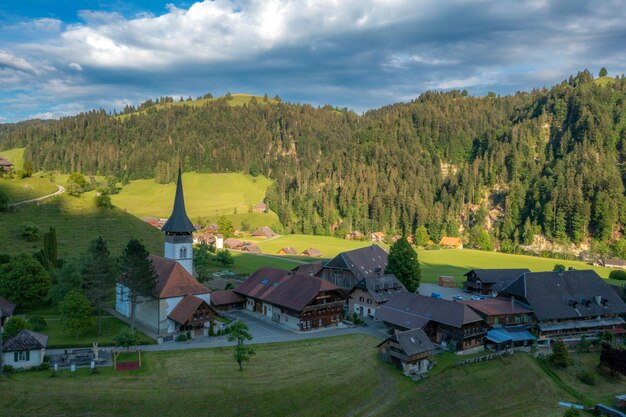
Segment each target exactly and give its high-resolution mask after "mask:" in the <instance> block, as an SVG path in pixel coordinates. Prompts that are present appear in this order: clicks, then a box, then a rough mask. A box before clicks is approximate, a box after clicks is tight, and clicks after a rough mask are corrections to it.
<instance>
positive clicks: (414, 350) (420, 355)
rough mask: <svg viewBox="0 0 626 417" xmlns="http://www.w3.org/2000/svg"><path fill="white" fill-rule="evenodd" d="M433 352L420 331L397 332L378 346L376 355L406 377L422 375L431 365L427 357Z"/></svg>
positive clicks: (425, 336)
mask: <svg viewBox="0 0 626 417" xmlns="http://www.w3.org/2000/svg"><path fill="white" fill-rule="evenodd" d="M434 350H435V346H434V345H433V344H432V342H431V341H430V339H429V338H428V335H426V333H424V331H423V330H422V329H413V330H406V331H403V332H397V333H395V334H394V335H393V336H391V337H388V338H387V339H385V341H384V342H382V343H381V344H379V345H378V354H379V355H380V357H381V358H382V359H383V360H385V361H386V362H389V363H391V364H392V365H394V366H396V367H397V368H399V369H401V370H402V372H403V373H404V374H405V375H407V376H419V375H422V374H424V373H426V372H428V370H430V368H432V366H433V364H432V362H431V361H430V359H429V357H430V355H431V354H432V352H433V351H434Z"/></svg>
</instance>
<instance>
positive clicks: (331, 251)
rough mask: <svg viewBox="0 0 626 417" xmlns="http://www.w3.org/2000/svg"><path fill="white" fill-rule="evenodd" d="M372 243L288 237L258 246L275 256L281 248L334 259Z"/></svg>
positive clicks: (321, 237)
mask: <svg viewBox="0 0 626 417" xmlns="http://www.w3.org/2000/svg"><path fill="white" fill-rule="evenodd" d="M371 244H372V242H368V241H358V240H345V239H340V238H336V237H328V236H309V235H286V236H281V237H279V238H276V239H272V240H269V241H259V242H257V246H258V247H259V248H261V250H262V251H263V253H267V254H272V255H275V254H276V253H277V252H278V251H279V250H280V248H284V247H286V246H292V247H294V248H295V249H296V250H297V251H298V253H300V252H302V251H303V250H305V249H309V248H316V249H319V250H320V251H321V252H322V257H323V258H334V257H335V256H336V255H337V254H338V253H339V252H344V251H348V250H352V249H358V248H362V247H365V246H370V245H371ZM382 246H386V245H382Z"/></svg>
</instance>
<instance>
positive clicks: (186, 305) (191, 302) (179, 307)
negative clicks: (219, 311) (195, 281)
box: [167, 294, 211, 324]
mask: <svg viewBox="0 0 626 417" xmlns="http://www.w3.org/2000/svg"><path fill="white" fill-rule="evenodd" d="M202 304H206V306H207V307H209V308H211V306H209V304H208V303H207V302H206V301H204V300H203V299H202V298H199V297H196V296H195V295H191V294H187V295H186V296H184V297H183V299H182V300H180V301H179V302H178V304H176V307H174V309H173V310H172V312H171V313H170V314H168V315H167V317H168V318H170V319H172V320H174V321H175V322H176V323H179V324H185V323H187V322H188V321H189V319H190V318H191V317H192V316H193V313H195V312H196V310H198V308H199V307H200V306H201V305H202Z"/></svg>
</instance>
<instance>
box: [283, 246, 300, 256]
mask: <svg viewBox="0 0 626 417" xmlns="http://www.w3.org/2000/svg"><path fill="white" fill-rule="evenodd" d="M278 254H279V255H297V254H298V251H297V250H296V248H294V247H291V246H287V247H284V248H280V250H279V251H278Z"/></svg>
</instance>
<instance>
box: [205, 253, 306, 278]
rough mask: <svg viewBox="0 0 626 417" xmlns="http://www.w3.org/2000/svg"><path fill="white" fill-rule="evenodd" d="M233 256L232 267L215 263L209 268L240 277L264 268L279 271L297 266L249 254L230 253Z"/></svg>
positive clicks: (296, 263)
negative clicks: (227, 271)
mask: <svg viewBox="0 0 626 417" xmlns="http://www.w3.org/2000/svg"><path fill="white" fill-rule="evenodd" d="M230 253H231V254H232V255H233V259H234V260H235V263H234V264H233V265H227V266H224V265H221V264H218V263H215V267H214V268H211V270H213V271H224V270H229V271H231V272H234V273H236V274H238V275H241V276H247V275H250V274H251V273H253V272H254V271H256V270H257V269H260V268H263V267H264V266H271V267H273V268H280V269H293V268H295V267H296V266H298V265H299V263H298V262H293V261H290V260H289V259H277V258H270V257H267V256H260V255H253V254H250V253H243V252H236V251H230Z"/></svg>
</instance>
